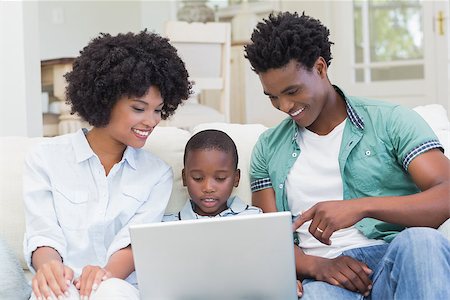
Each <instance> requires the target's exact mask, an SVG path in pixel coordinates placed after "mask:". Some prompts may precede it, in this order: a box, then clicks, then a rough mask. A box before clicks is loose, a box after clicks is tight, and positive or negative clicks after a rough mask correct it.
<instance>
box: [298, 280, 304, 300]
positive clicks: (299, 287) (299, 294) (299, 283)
mask: <svg viewBox="0 0 450 300" xmlns="http://www.w3.org/2000/svg"><path fill="white" fill-rule="evenodd" d="M297 296H298V297H299V298H301V297H302V296H303V285H302V282H301V281H300V280H297Z"/></svg>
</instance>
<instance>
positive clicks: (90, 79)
mask: <svg viewBox="0 0 450 300" xmlns="http://www.w3.org/2000/svg"><path fill="white" fill-rule="evenodd" d="M64 76H65V78H66V80H67V82H68V86H67V88H66V97H67V103H68V104H70V105H71V107H72V113H78V114H79V115H80V116H81V117H82V118H83V119H85V120H86V121H87V122H89V123H90V124H91V125H93V126H95V127H104V126H106V125H107V124H108V123H109V120H110V115H111V110H112V108H113V106H114V105H115V104H116V102H117V100H119V99H120V98H121V97H123V96H128V97H142V96H143V95H145V93H146V91H147V90H148V88H149V87H150V86H156V87H158V88H159V90H160V92H161V96H162V98H163V101H164V105H163V108H162V112H161V118H162V119H166V118H167V117H169V116H170V115H172V114H173V113H174V111H175V109H176V108H177V107H178V105H179V104H180V103H181V102H182V100H185V99H187V98H189V95H190V94H191V93H192V92H191V87H192V86H191V82H189V80H188V72H187V70H186V67H185V65H184V62H183V61H182V60H181V59H180V57H179V56H178V54H177V50H176V49H175V48H174V47H173V46H172V45H170V43H169V40H168V39H166V38H162V37H161V36H159V35H157V34H155V33H149V32H147V30H143V31H141V32H139V33H138V34H134V33H131V32H129V33H126V34H118V35H116V36H111V35H110V34H106V33H101V34H100V35H99V36H98V37H96V38H94V39H93V40H91V41H90V43H89V44H88V45H87V46H86V47H84V49H83V50H82V51H80V56H78V57H77V58H76V59H75V61H74V63H73V69H72V71H71V72H69V73H67V74H66V75H64Z"/></svg>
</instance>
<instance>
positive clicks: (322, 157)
mask: <svg viewBox="0 0 450 300" xmlns="http://www.w3.org/2000/svg"><path fill="white" fill-rule="evenodd" d="M346 120H347V119H346ZM346 120H344V121H343V122H342V123H341V124H339V125H338V126H336V127H335V128H334V129H333V130H332V131H331V132H330V133H329V134H327V135H318V134H315V133H314V132H312V131H309V130H307V129H305V128H300V129H299V134H298V136H297V143H298V145H299V146H300V149H301V153H300V155H299V157H298V158H297V160H296V162H295V163H294V165H293V166H292V168H291V170H290V171H289V174H288V176H287V180H286V192H287V198H288V204H289V208H290V210H291V212H292V213H293V214H294V215H298V214H300V213H301V212H302V211H305V210H307V209H309V208H310V207H312V206H313V205H314V204H316V203H318V202H321V201H327V200H342V199H343V187H342V178H341V173H340V170H339V160H338V157H339V149H340V147H341V141H342V134H343V132H344V127H345V123H346ZM310 223H311V222H306V223H305V224H303V225H302V226H301V227H300V228H299V229H298V230H297V232H298V233H299V238H300V244H299V246H300V247H301V248H302V249H303V251H304V252H305V253H306V254H309V255H315V256H321V257H326V258H334V257H336V256H339V255H340V254H341V253H342V252H343V251H345V250H348V249H353V248H360V247H366V246H372V245H379V244H384V243H385V242H384V241H381V240H373V239H368V238H367V237H366V236H364V235H363V234H362V233H361V232H360V231H359V230H358V229H356V228H355V227H353V226H352V227H349V228H345V229H341V230H338V231H336V232H334V234H333V235H332V236H331V245H330V246H328V245H325V244H322V243H321V242H319V241H318V240H316V238H314V237H313V236H312V235H311V234H310V233H309V231H308V227H309V225H310Z"/></svg>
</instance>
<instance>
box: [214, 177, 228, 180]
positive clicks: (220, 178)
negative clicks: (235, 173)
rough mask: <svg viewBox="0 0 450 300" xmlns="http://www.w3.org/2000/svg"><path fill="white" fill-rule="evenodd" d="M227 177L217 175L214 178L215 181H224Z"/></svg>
mask: <svg viewBox="0 0 450 300" xmlns="http://www.w3.org/2000/svg"><path fill="white" fill-rule="evenodd" d="M226 179H227V178H226V177H217V178H216V180H217V181H225V180H226Z"/></svg>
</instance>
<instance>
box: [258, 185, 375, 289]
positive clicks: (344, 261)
mask: <svg viewBox="0 0 450 300" xmlns="http://www.w3.org/2000/svg"><path fill="white" fill-rule="evenodd" d="M252 204H253V205H254V206H258V207H260V208H261V209H262V210H263V212H265V213H267V212H276V211H277V207H276V202H275V192H274V190H273V189H272V188H267V189H263V190H259V191H257V192H254V193H253V194H252ZM294 255H295V269H296V273H297V278H299V279H300V280H302V279H305V278H314V279H316V280H320V281H325V282H328V283H330V284H333V285H337V286H341V287H343V288H346V289H348V290H351V291H357V292H360V293H361V294H364V295H368V293H369V291H370V287H369V286H370V285H371V284H372V282H371V280H370V278H369V275H370V274H371V273H372V271H371V270H370V269H369V268H368V267H367V266H366V265H365V264H364V263H362V262H360V261H357V260H355V259H353V258H351V257H337V258H335V259H326V258H322V257H317V256H312V255H307V254H305V253H304V252H303V250H302V249H301V248H300V247H298V246H297V245H294Z"/></svg>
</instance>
